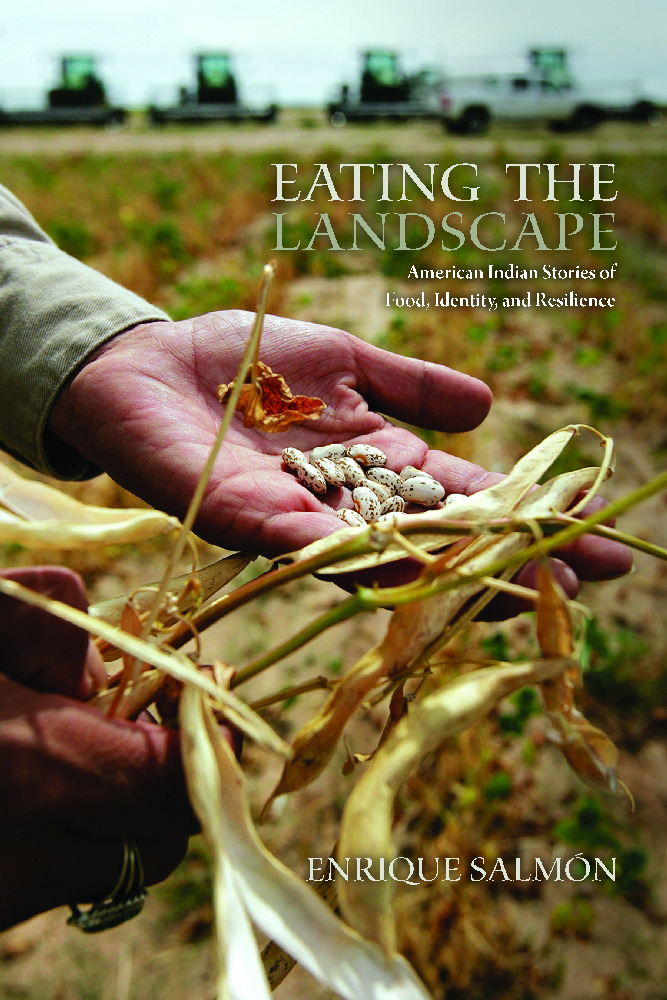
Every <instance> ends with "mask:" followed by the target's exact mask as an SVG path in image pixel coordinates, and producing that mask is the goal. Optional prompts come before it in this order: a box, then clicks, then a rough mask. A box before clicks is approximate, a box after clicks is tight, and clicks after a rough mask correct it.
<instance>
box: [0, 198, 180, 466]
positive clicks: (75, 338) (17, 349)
mask: <svg viewBox="0 0 667 1000" xmlns="http://www.w3.org/2000/svg"><path fill="white" fill-rule="evenodd" d="M168 319H169V317H168V316H167V315H166V313H164V312H162V311H161V310H160V309H157V308H156V307H155V306H152V305H150V304H149V303H148V302H145V301H144V300H143V299H141V298H139V296H138V295H135V294H134V293H133V292H130V291H128V290H127V289H126V288H122V287H121V286H120V285H116V284H115V283H114V282H113V281H110V280H109V279H108V278H105V277H104V276H103V275H102V274H99V273H98V272H97V271H93V270H92V268H90V267H86V265H85V264H82V263H81V262H80V261H78V260H75V259H74V258H73V257H70V256H69V255H68V254H66V253H64V252H63V251H62V250H59V249H58V247H57V246H56V245H55V243H53V241H52V240H51V239H50V238H49V237H48V236H47V235H46V233H45V232H43V231H42V230H41V229H40V228H39V226H38V225H37V223H36V222H35V220H34V219H33V217H32V216H31V215H30V213H29V212H28V210H27V209H26V208H25V206H23V205H22V204H21V202H20V201H19V200H18V199H17V198H15V197H14V195H12V194H11V192H10V191H8V190H7V189H6V188H3V187H2V186H1V185H0V447H2V448H4V449H5V450H6V451H8V452H9V453H10V454H12V455H14V456H15V457H16V458H19V459H20V460H21V461H22V462H25V463H26V464H27V465H30V466H32V467H33V468H35V469H38V470H39V471H40V472H46V473H48V474H49V475H53V476H58V477H60V478H61V479H85V478H87V477H89V476H93V475H96V474H97V473H98V472H99V471H100V470H99V469H98V468H97V467H96V466H95V465H93V464H92V463H90V462H87V461H85V460H84V459H83V458H82V457H81V456H80V455H77V454H76V453H75V452H74V451H73V450H71V449H70V448H69V447H68V446H64V445H63V446H62V447H58V446H57V442H55V441H53V440H52V441H51V442H50V443H48V444H47V445H45V441H44V432H45V427H46V422H47V419H48V415H49V412H50V410H51V407H52V406H53V403H54V401H55V399H56V396H57V395H58V393H59V391H60V389H61V388H62V386H63V385H64V383H65V382H66V381H67V379H68V378H69V377H70V376H71V375H72V374H73V373H74V372H75V371H76V369H77V368H78V367H80V365H81V363H82V362H83V361H84V359H85V358H86V357H87V356H88V355H89V354H91V353H92V352H93V351H95V350H96V349H97V348H98V347H99V346H100V345H101V344H103V343H104V342H105V341H107V340H109V339H110V338H111V337H113V336H114V335H115V334H117V333H121V332H122V331H123V330H127V329H128V328H129V327H131V326H136V325H137V324H138V323H146V322H149V321H152V320H168ZM47 452H48V453H47Z"/></svg>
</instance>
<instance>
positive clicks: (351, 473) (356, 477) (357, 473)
mask: <svg viewBox="0 0 667 1000" xmlns="http://www.w3.org/2000/svg"><path fill="white" fill-rule="evenodd" d="M336 465H337V466H338V468H339V469H342V471H343V475H344V476H345V485H346V486H350V487H351V488H352V489H354V487H355V486H358V485H359V483H360V482H361V481H362V480H363V479H365V478H366V476H365V474H364V470H363V469H362V468H361V466H360V465H359V464H358V463H357V462H355V460H354V459H353V458H348V457H347V455H345V456H343V458H340V459H338V461H337V462H336Z"/></svg>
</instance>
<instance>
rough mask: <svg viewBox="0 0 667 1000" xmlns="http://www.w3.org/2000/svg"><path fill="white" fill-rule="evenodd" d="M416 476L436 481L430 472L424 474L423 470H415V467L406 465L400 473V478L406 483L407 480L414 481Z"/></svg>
mask: <svg viewBox="0 0 667 1000" xmlns="http://www.w3.org/2000/svg"><path fill="white" fill-rule="evenodd" d="M415 476H422V477H425V478H426V479H434V478H435V477H434V476H432V475H431V474H430V472H422V470H421V469H415V467H414V465H404V466H403V468H402V469H401V472H400V478H401V479H402V480H403V482H405V480H406V479H413V478H414V477H415Z"/></svg>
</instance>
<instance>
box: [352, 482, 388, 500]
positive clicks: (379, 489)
mask: <svg viewBox="0 0 667 1000" xmlns="http://www.w3.org/2000/svg"><path fill="white" fill-rule="evenodd" d="M359 485H360V486H364V487H365V488H366V489H367V490H372V491H373V493H375V496H376V497H377V498H378V500H379V501H380V503H384V501H385V500H388V499H389V497H390V496H391V490H389V489H388V487H386V486H383V485H382V483H375V482H373V480H372V479H362V480H361V482H360V483H359Z"/></svg>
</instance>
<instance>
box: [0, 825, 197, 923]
mask: <svg viewBox="0 0 667 1000" xmlns="http://www.w3.org/2000/svg"><path fill="white" fill-rule="evenodd" d="M187 843H188V839H187V837H186V836H185V835H183V834H176V835H169V836H167V837H160V838H157V839H147V838H144V839H141V840H139V841H138V842H137V846H138V848H139V853H140V855H141V861H142V864H143V868H144V876H145V883H146V885H153V884H154V883H155V882H161V881H162V880H163V879H165V878H166V877H167V875H169V874H170V873H171V872H172V871H173V870H174V868H176V866H177V865H178V864H180V862H181V861H182V859H183V857H184V855H185V851H186V849H187ZM122 858H123V848H122V841H121V839H120V837H119V836H113V837H88V836H85V835H83V834H79V833H74V832H69V831H65V830H59V829H53V830H51V829H44V828H40V829H39V830H38V831H35V830H32V829H25V830H24V829H20V828H19V829H15V830H12V831H7V830H4V831H3V833H2V834H0V886H1V887H2V891H1V892H0V930H5V929H6V928H8V927H11V926H13V925H14V924H17V923H19V922H20V921H22V920H27V919H28V917H32V916H34V915H35V914H37V913H42V912H43V911H44V910H50V909H52V908H53V907H54V906H62V905H63V904H65V903H86V902H93V901H95V900H99V899H103V898H104V897H105V895H106V894H108V893H110V892H111V891H112V890H113V888H114V886H115V885H116V883H117V881H118V877H119V875H120V870H121V864H122Z"/></svg>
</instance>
